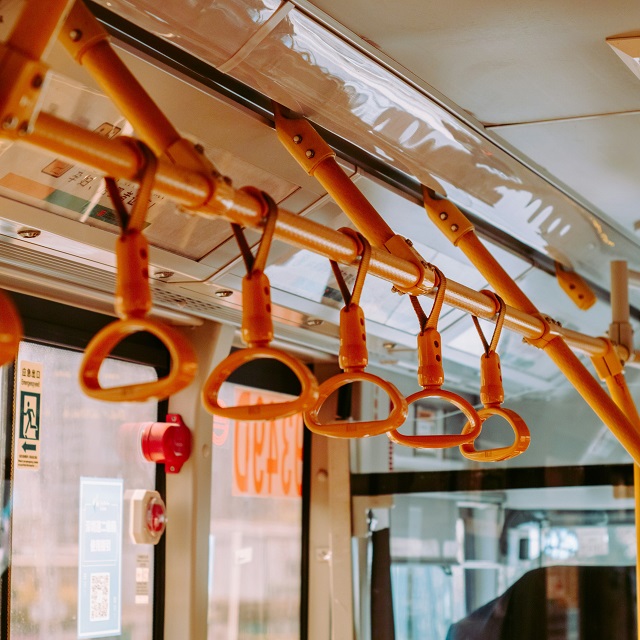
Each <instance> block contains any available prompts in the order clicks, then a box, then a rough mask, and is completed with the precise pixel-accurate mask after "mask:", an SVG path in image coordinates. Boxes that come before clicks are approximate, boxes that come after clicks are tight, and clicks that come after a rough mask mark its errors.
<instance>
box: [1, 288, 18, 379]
mask: <svg viewBox="0 0 640 640" xmlns="http://www.w3.org/2000/svg"><path fill="white" fill-rule="evenodd" d="M20 340H22V321H21V320H20V315H19V314H18V311H17V309H16V308H15V306H14V304H13V302H12V301H11V299H10V298H9V296H8V295H7V294H6V293H4V292H3V291H0V367H1V366H3V365H5V364H8V363H9V362H12V361H13V360H14V359H15V357H16V354H17V353H18V347H19V346H20Z"/></svg>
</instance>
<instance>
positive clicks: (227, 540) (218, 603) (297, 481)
mask: <svg viewBox="0 0 640 640" xmlns="http://www.w3.org/2000/svg"><path fill="white" fill-rule="evenodd" d="M220 397H221V401H222V403H223V404H229V405H231V404H261V403H270V402H281V401H282V400H284V399H286V398H289V396H284V395H283V394H278V393H273V392H268V391H262V390H260V391H258V390H255V389H249V388H247V387H242V386H239V385H234V384H230V383H225V385H224V386H223V387H222V391H221V396H220ZM302 436H303V426H302V418H301V416H299V415H298V416H292V417H290V418H285V419H283V420H275V421H273V422H258V423H246V422H240V421H235V422H234V421H227V420H226V419H223V418H220V417H216V418H214V434H213V440H214V449H213V478H212V492H211V537H210V550H211V554H210V557H211V565H210V567H209V633H208V638H209V640H227V638H234V639H237V640H293V639H294V638H295V639H297V638H298V637H299V633H300V570H301V567H300V557H301V552H302V547H301V535H302V531H301V528H302V524H301V517H302V500H301V495H302Z"/></svg>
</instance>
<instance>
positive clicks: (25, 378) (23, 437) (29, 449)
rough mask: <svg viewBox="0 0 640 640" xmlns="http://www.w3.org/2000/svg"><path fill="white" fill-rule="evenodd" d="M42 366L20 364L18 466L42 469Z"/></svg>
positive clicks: (31, 363)
mask: <svg viewBox="0 0 640 640" xmlns="http://www.w3.org/2000/svg"><path fill="white" fill-rule="evenodd" d="M41 397H42V364H41V363H39V362H20V364H19V371H18V401H19V404H18V406H17V413H18V416H17V417H18V419H17V421H16V423H17V424H18V428H19V430H18V434H17V435H18V438H17V440H18V445H17V464H18V467H20V468H23V469H39V468H40V427H41V424H40V417H41V415H42V403H41Z"/></svg>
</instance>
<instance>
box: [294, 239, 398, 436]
mask: <svg viewBox="0 0 640 640" xmlns="http://www.w3.org/2000/svg"><path fill="white" fill-rule="evenodd" d="M340 231H341V232H342V233H345V234H347V235H349V236H351V237H352V238H353V239H354V240H355V241H356V242H357V243H358V253H359V254H360V256H361V258H360V264H359V265H358V272H357V274H356V279H355V283H354V285H353V291H349V289H348V287H347V284H346V282H345V281H344V278H343V276H342V272H341V271H340V267H339V266H338V264H337V263H336V262H334V261H331V268H332V269H333V273H334V275H335V278H336V281H337V283H338V286H339V287H340V291H341V292H342V297H343V298H344V302H345V306H344V307H343V308H342V310H341V311H340V353H339V358H338V362H339V364H340V368H341V369H342V370H343V373H339V374H338V375H336V376H333V377H331V378H329V379H328V380H326V381H325V382H323V383H322V384H321V385H320V396H319V398H318V401H317V402H316V404H315V406H314V407H313V408H312V409H311V410H310V411H307V412H306V413H305V415H304V419H305V423H306V425H307V427H308V428H309V429H310V430H311V431H313V432H314V433H317V434H320V435H324V436H330V437H333V438H367V437H369V436H377V435H381V434H383V433H387V432H388V431H391V430H392V429H397V428H398V427H399V426H400V425H401V424H402V423H403V422H404V421H405V420H406V418H407V412H408V408H407V401H406V400H405V398H404V397H403V395H402V394H401V393H400V392H399V391H398V389H397V388H396V387H395V386H394V385H393V384H391V383H390V382H387V381H386V380H383V379H382V378H380V377H378V376H375V375H373V374H371V373H366V372H365V371H364V369H365V367H366V366H367V364H368V363H369V354H368V352H367V334H366V329H365V319H364V312H363V310H362V308H361V307H360V305H359V304H358V303H359V302H360V295H361V293H362V288H363V286H364V279H365V277H366V274H367V270H368V268H369V261H370V259H371V245H370V244H369V242H368V241H367V240H366V238H365V237H364V236H362V235H361V234H359V233H358V232H357V231H353V230H352V229H347V228H342V229H340ZM353 382H370V383H372V384H374V385H376V386H378V387H380V388H381V389H382V390H383V391H385V392H386V393H387V395H388V396H389V400H390V401H391V411H390V413H389V415H388V416H387V418H386V419H384V420H364V421H361V422H352V421H346V420H339V421H338V422H328V423H324V424H323V423H321V422H320V421H319V414H320V410H321V409H322V406H323V405H324V403H325V401H326V400H327V398H328V397H329V396H330V395H331V394H332V393H333V392H334V391H336V390H337V389H339V388H340V387H343V386H345V385H347V384H351V383H353Z"/></svg>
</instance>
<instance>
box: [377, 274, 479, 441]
mask: <svg viewBox="0 0 640 640" xmlns="http://www.w3.org/2000/svg"><path fill="white" fill-rule="evenodd" d="M428 266H429V267H430V268H431V269H432V270H433V271H434V272H435V275H436V279H435V280H436V286H437V287H438V291H437V293H436V296H435V300H434V302H433V307H432V309H431V313H430V314H429V316H427V315H426V314H425V312H424V311H423V309H422V307H421V306H420V302H419V301H418V299H417V298H416V297H415V296H410V298H411V304H412V305H413V308H414V310H415V312H416V315H417V316H418V321H419V322H420V329H421V332H420V334H419V335H418V383H419V384H420V386H421V387H423V390H422V391H418V392H416V393H414V394H413V395H411V396H409V397H408V398H407V404H408V405H410V404H412V403H414V402H416V401H417V400H424V399H426V398H440V399H442V400H446V401H447V402H449V403H451V404H452V405H454V406H455V407H457V408H458V409H459V410H460V411H462V413H463V414H464V415H465V416H466V418H467V423H466V424H465V426H464V427H463V429H462V432H461V433H459V434H443V435H424V436H410V435H404V434H402V433H400V432H399V431H398V430H397V429H395V430H393V431H389V432H388V433H387V436H388V437H389V439H390V440H392V441H393V442H395V443H396V444H401V445H404V446H406V447H412V448H414V449H446V448H448V447H459V446H460V445H462V444H466V443H467V442H471V441H472V440H474V439H475V438H477V437H478V436H479V435H480V430H481V428H482V421H481V420H480V416H479V415H478V412H477V411H476V410H475V409H474V408H473V406H472V405H471V404H470V403H469V402H467V401H466V400H465V399H464V398H462V397H461V396H459V395H458V394H456V393H453V392H452V391H446V390H445V389H441V387H442V385H443V384H444V369H443V367H442V337H441V336H440V332H439V331H438V329H437V324H438V318H439V316H440V311H441V309H442V305H443V303H444V295H445V290H446V286H447V280H446V278H445V276H444V274H443V273H442V271H440V270H439V269H438V268H437V267H435V266H433V265H428Z"/></svg>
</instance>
